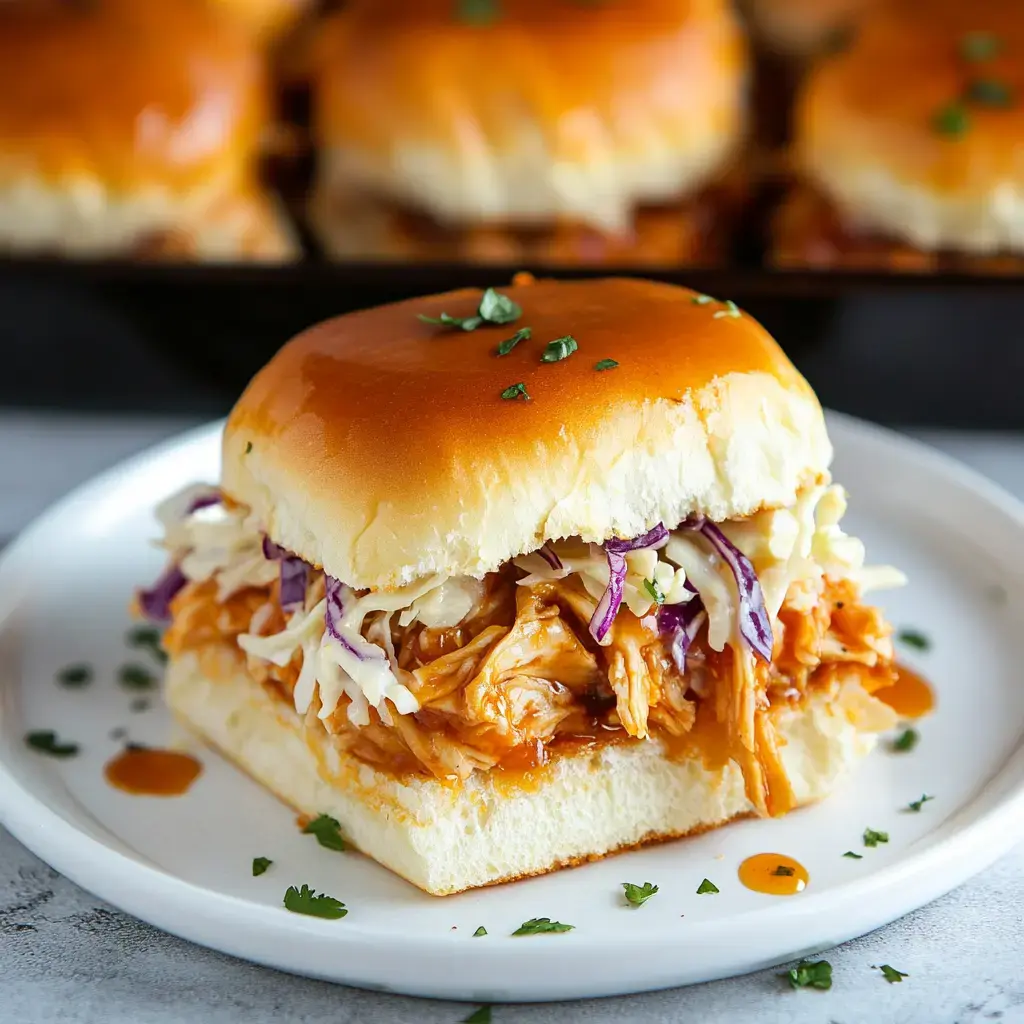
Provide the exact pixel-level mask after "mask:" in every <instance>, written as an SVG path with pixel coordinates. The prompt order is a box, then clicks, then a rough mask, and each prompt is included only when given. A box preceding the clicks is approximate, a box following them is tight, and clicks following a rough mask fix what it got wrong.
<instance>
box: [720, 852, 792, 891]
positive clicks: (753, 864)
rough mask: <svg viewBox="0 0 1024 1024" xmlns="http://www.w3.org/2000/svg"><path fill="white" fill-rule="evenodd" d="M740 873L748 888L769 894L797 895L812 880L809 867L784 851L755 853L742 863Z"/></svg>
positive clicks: (741, 879)
mask: <svg viewBox="0 0 1024 1024" xmlns="http://www.w3.org/2000/svg"><path fill="white" fill-rule="evenodd" d="M738 874H739V876H740V881H741V882H742V883H743V884H744V885H745V886H746V887H747V888H748V889H753V891H754V892H763V893H766V894H767V895H769V896H795V895H796V894H797V893H798V892H803V890H804V888H805V887H806V886H807V883H808V882H809V881H810V875H808V874H807V868H805V867H804V866H803V864H801V863H800V862H799V861H798V860H794V859H793V858H792V857H787V856H786V855H785V854H784V853H755V854H754V856H753V857H748V858H747V859H746V860H745V861H744V862H743V863H742V864H741V865H740V867H739V872H738Z"/></svg>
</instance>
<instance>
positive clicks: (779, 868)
mask: <svg viewBox="0 0 1024 1024" xmlns="http://www.w3.org/2000/svg"><path fill="white" fill-rule="evenodd" d="M772 874H773V875H777V876H778V877H780V878H788V877H789V876H790V875H795V874H796V870H795V869H794V868H791V867H788V866H787V865H785V864H778V865H776V867H775V870H774V871H772Z"/></svg>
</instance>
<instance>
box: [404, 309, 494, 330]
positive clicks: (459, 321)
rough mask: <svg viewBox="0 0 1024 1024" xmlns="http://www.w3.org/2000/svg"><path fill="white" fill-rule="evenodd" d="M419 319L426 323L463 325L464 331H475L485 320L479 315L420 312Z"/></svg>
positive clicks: (445, 325)
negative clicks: (425, 313)
mask: <svg viewBox="0 0 1024 1024" xmlns="http://www.w3.org/2000/svg"><path fill="white" fill-rule="evenodd" d="M419 319H420V320H421V321H422V322H423V323H425V324H437V325H440V326H441V327H461V328H462V330H464V331H475V330H476V329H477V328H478V327H479V326H480V325H481V324H482V323H483V322H484V318H483V317H482V316H479V315H474V316H451V315H450V314H448V313H442V314H441V315H440V316H424V315H423V314H422V313H420V315H419Z"/></svg>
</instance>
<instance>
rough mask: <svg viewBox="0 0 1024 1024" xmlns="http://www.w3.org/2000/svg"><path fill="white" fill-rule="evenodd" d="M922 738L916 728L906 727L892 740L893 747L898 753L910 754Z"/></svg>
mask: <svg viewBox="0 0 1024 1024" xmlns="http://www.w3.org/2000/svg"><path fill="white" fill-rule="evenodd" d="M920 738H921V737H920V736H919V735H918V732H917V730H916V729H904V730H903V732H901V733H900V734H899V736H897V737H896V739H894V740H893V741H892V749H893V750H895V751H896V753H898V754H909V753H910V751H911V750H913V749H914V747H916V746H917V741H918V740H919V739H920Z"/></svg>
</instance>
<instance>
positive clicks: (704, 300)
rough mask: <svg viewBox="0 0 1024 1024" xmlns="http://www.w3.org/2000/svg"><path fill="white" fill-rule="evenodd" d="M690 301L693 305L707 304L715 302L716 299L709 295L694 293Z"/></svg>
mask: <svg viewBox="0 0 1024 1024" xmlns="http://www.w3.org/2000/svg"><path fill="white" fill-rule="evenodd" d="M690 301H691V302H692V303H693V304H694V305H695V306H709V305H711V303H712V302H717V301H718V299H713V298H712V297H711V296H710V295H694V297H693V298H692V299H691V300H690Z"/></svg>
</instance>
